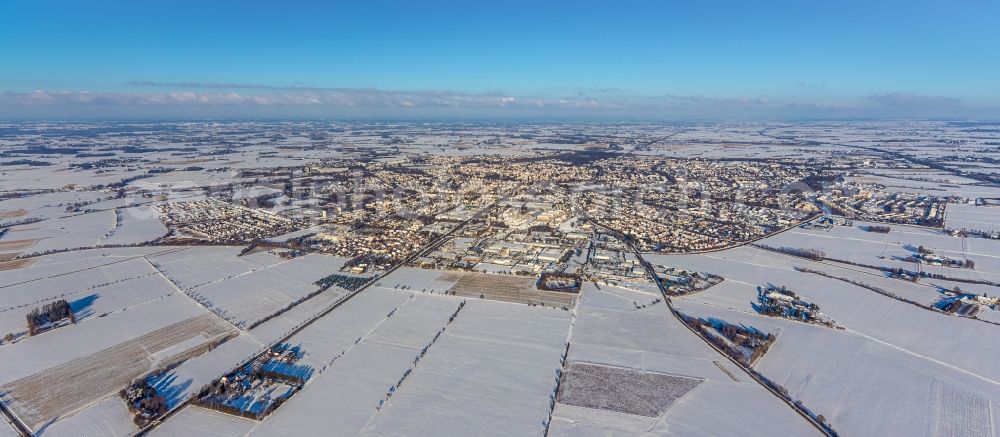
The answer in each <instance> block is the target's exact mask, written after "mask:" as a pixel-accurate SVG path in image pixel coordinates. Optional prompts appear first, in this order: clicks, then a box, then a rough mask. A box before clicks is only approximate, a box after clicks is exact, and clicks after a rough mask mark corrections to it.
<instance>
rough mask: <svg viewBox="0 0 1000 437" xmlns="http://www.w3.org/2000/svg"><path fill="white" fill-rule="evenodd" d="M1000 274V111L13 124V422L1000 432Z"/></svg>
mask: <svg viewBox="0 0 1000 437" xmlns="http://www.w3.org/2000/svg"><path fill="white" fill-rule="evenodd" d="M998 296H1000V123H987V122H946V121H922V122H917V121H905V122H904V121H899V122H890V121H886V122H874V121H872V122H861V121H859V122H808V123H807V122H801V123H778V122H773V123H764V122H755V123H695V122H691V123H633V124H622V123H619V124H577V123H495V124H490V123H388V122H353V123H339V122H305V121H302V122H263V121H261V122H236V121H231V122H202V121H192V122H155V123H154V122H149V123H145V122H86V123H84V122H80V123H69V122H59V123H47V122H19V123H0V412H2V416H3V417H4V423H0V437H6V436H8V435H10V436H16V435H45V436H46V437H49V436H126V435H148V436H176V435H198V436H272V435H282V436H292V435H372V436H375V435H377V436H403V435H497V436H512V435H543V436H547V435H551V436H571V435H573V436H575V435H760V436H772V435H828V436H835V435H976V436H985V435H996V434H998V433H1000V420H997V418H996V416H997V415H998V414H1000V367H998V366H996V365H995V363H997V362H998V361H997V360H1000V335H997V334H1000V302H998ZM994 355H997V356H996V357H994ZM993 358H997V360H994V359H993Z"/></svg>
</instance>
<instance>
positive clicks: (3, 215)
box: [0, 209, 28, 219]
mask: <svg viewBox="0 0 1000 437" xmlns="http://www.w3.org/2000/svg"><path fill="white" fill-rule="evenodd" d="M26 215H28V210H26V209H12V210H7V211H0V219H9V218H18V217H24V216H26Z"/></svg>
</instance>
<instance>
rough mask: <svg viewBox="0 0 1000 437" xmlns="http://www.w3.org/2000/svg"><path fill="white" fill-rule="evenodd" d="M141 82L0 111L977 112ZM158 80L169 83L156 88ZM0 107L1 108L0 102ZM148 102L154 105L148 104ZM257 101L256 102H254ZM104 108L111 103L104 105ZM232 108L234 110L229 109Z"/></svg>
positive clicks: (864, 103) (2, 99)
mask: <svg viewBox="0 0 1000 437" xmlns="http://www.w3.org/2000/svg"><path fill="white" fill-rule="evenodd" d="M128 85H130V86H136V87H141V88H144V90H139V91H52V90H36V91H31V92H13V91H3V92H0V115H2V114H4V113H11V112H14V113H16V109H17V108H32V111H33V112H36V113H37V112H43V113H44V112H45V108H46V107H62V108H80V107H93V108H95V109H96V108H100V107H103V108H110V107H117V108H129V107H133V108H134V107H141V108H147V111H155V108H158V107H159V108H169V107H177V108H180V107H200V108H205V110H212V109H211V108H213V107H215V108H217V109H215V111H217V112H218V113H219V115H220V116H225V115H227V109H226V108H244V109H246V108H249V109H252V110H257V111H269V113H274V114H277V115H281V114H284V113H289V114H291V113H293V112H294V111H293V110H291V109H289V108H311V109H309V110H310V111H321V110H324V108H326V109H340V110H350V109H352V108H354V109H356V108H367V109H369V110H373V111H375V112H374V113H376V114H377V113H378V110H380V109H382V110H387V111H388V110H392V111H403V113H404V114H405V113H406V111H411V112H412V111H420V110H421V109H424V110H433V111H436V113H439V114H447V112H448V111H449V110H450V111H454V112H456V113H459V114H462V113H464V112H463V111H471V110H477V111H481V112H482V111H494V112H496V113H497V114H498V115H501V116H502V115H505V114H507V115H509V114H517V113H526V112H530V113H532V114H536V115H537V114H542V115H544V114H545V113H546V111H548V112H551V113H567V112H569V113H574V114H578V113H592V114H596V113H607V114H611V115H614V114H632V115H637V114H638V115H649V116H657V115H663V116H672V115H688V114H690V115H693V116H702V117H712V116H713V115H718V116H719V117H733V116H735V117H754V116H762V117H774V116H778V117H795V116H807V117H827V116H829V117H871V116H875V117H880V116H884V117H899V116H903V117H906V116H916V117H942V116H943V117H947V116H955V115H960V116H977V115H978V114H976V112H975V111H976V110H978V109H976V108H972V107H970V106H968V105H964V104H963V103H964V102H962V101H961V100H960V99H956V98H951V97H946V96H924V95H917V94H908V93H900V92H892V93H884V94H877V95H870V96H866V97H861V98H858V99H855V100H815V99H814V100H809V99H800V100H795V99H776V98H769V97H745V96H735V97H719V96H704V95H681V94H661V95H654V96H646V95H641V94H638V93H634V92H629V91H626V90H619V89H610V88H609V89H600V90H577V91H576V92H570V91H569V90H565V91H566V92H565V93H563V94H565V95H555V96H516V95H510V94H506V93H504V92H501V91H493V92H486V93H464V92H457V91H438V90H427V91H396V90H382V89H376V88H323V87H304V86H271V85H256V84H233V83H196V82H190V83H162V82H149V81H135V82H129V83H128ZM157 88H168V89H164V90H162V91H159V90H157ZM4 108H6V110H5V111H4V110H3V109H4ZM149 108H153V109H149ZM253 108H256V109H253ZM109 112H110V111H109ZM229 112H236V111H229ZM986 112H988V113H987V114H983V115H982V116H984V117H988V116H997V114H1000V111H997V110H996V108H988V110H987V111H986Z"/></svg>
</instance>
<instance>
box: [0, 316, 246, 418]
mask: <svg viewBox="0 0 1000 437" xmlns="http://www.w3.org/2000/svg"><path fill="white" fill-rule="evenodd" d="M232 334H235V329H234V328H233V327H232V325H230V324H228V323H226V322H224V321H222V320H221V319H219V318H218V317H216V316H215V315H212V314H205V315H201V316H196V317H192V318H190V319H187V320H183V321H180V322H177V323H174V324H172V325H168V326H165V327H163V328H160V329H157V330H155V331H153V332H150V333H148V334H145V335H142V336H140V337H136V338H134V339H132V340H129V341H126V342H124V343H121V344H118V345H115V346H112V347H109V348H107V349H104V350H101V351H98V352H95V353H92V354H90V355H87V356H85V357H81V358H77V359H75V360H72V361H69V362H66V363H63V364H60V365H58V366H55V367H53V368H50V369H45V370H42V371H40V372H38V373H35V374H34V375H31V376H26V377H24V378H21V379H18V380H16V381H13V382H11V383H9V384H6V385H4V386H2V387H0V401H2V402H4V403H5V404H7V406H9V407H10V409H11V410H13V411H14V413H15V414H17V416H18V417H20V418H21V420H23V421H24V422H25V423H27V424H28V426H29V427H31V428H32V429H34V430H37V429H38V427H39V426H41V425H43V424H45V423H46V422H48V421H50V420H53V419H56V418H59V417H65V416H67V415H69V414H72V413H74V412H75V411H77V410H79V409H81V408H84V407H86V406H88V405H90V404H91V403H93V402H96V401H98V400H100V399H102V398H105V397H107V396H108V395H111V394H114V393H115V392H117V391H118V390H120V389H122V388H124V387H125V386H127V385H128V384H129V383H131V382H132V380H134V379H135V378H138V377H139V376H141V375H143V374H145V373H147V372H150V371H152V370H155V369H156V368H158V367H161V366H164V365H167V364H170V363H175V362H178V361H182V360H185V359H188V358H192V357H195V356H197V355H200V354H202V353H204V352H205V351H206V350H207V349H208V347H210V346H211V345H212V344H213V343H214V342H216V341H218V340H221V339H222V338H223V337H225V336H227V335H232ZM199 336H202V337H203V338H204V341H202V342H200V344H198V345H195V346H192V347H188V348H186V349H184V350H178V351H176V352H174V351H170V352H174V353H173V354H172V355H170V356H169V357H166V358H164V359H162V360H159V361H158V362H157V361H156V360H155V359H154V357H153V354H155V353H157V352H160V351H165V350H168V348H170V347H172V346H175V345H177V344H179V343H181V342H184V341H185V340H189V339H192V338H196V337H199Z"/></svg>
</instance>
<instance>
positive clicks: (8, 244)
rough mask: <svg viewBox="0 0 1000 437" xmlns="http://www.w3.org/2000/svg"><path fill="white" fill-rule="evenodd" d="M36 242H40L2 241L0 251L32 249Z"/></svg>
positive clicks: (30, 240)
mask: <svg viewBox="0 0 1000 437" xmlns="http://www.w3.org/2000/svg"><path fill="white" fill-rule="evenodd" d="M36 241H38V239H37V238H31V239H27V240H7V241H0V250H24V249H27V248H29V247H31V246H32V245H33V244H35V242H36Z"/></svg>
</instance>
